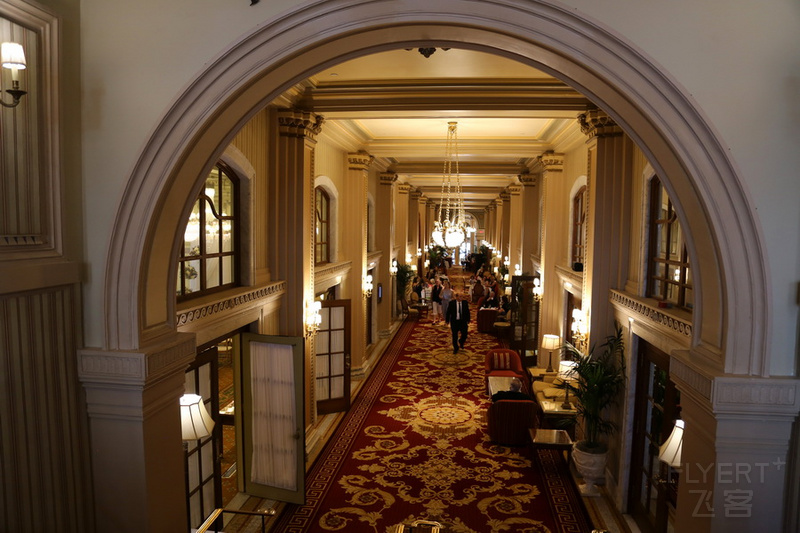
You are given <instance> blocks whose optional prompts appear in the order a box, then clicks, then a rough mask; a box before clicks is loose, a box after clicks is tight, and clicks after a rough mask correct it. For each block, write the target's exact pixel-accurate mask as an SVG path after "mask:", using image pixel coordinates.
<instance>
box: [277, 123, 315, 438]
mask: <svg viewBox="0 0 800 533" xmlns="http://www.w3.org/2000/svg"><path fill="white" fill-rule="evenodd" d="M323 121H324V119H323V117H321V116H319V115H315V114H314V113H310V112H308V111H300V110H295V109H282V110H279V111H278V112H277V122H278V139H277V146H276V153H275V154H274V156H275V157H274V159H275V175H274V177H273V178H272V179H270V180H269V183H270V193H269V201H270V203H269V212H270V215H269V216H270V241H271V243H272V244H271V248H272V249H273V250H274V251H275V252H274V253H272V254H270V270H271V271H272V273H273V275H275V276H276V278H277V279H283V280H286V295H285V297H284V299H283V301H282V303H281V311H280V319H279V328H280V332H281V334H282V335H290V336H297V337H300V336H303V335H304V333H305V332H304V320H303V319H304V315H305V308H306V305H307V304H309V303H311V302H313V300H314V241H313V235H314V223H315V220H314V209H313V206H314V157H313V155H314V147H315V146H316V143H317V141H316V138H317V135H319V133H320V131H321V130H322V123H323ZM305 358H306V361H305V363H306V364H305V369H306V370H305V372H306V375H305V385H306V386H305V395H306V397H305V402H306V408H305V421H306V425H307V426H310V425H311V424H313V423H314V420H315V418H316V408H315V406H316V402H315V398H314V390H315V387H314V374H315V371H314V338H313V336H309V337H307V338H306V342H305Z"/></svg>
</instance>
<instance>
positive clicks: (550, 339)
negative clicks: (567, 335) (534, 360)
mask: <svg viewBox="0 0 800 533" xmlns="http://www.w3.org/2000/svg"><path fill="white" fill-rule="evenodd" d="M560 340H561V338H560V337H559V336H558V335H544V336H542V349H543V350H555V349H556V348H558V343H559V341H560Z"/></svg>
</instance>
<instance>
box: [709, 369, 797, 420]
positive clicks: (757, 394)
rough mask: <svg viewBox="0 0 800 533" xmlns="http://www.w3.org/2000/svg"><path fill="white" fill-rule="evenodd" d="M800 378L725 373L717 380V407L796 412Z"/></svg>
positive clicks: (717, 408) (735, 410)
mask: <svg viewBox="0 0 800 533" xmlns="http://www.w3.org/2000/svg"><path fill="white" fill-rule="evenodd" d="M799 387H800V380H797V379H793V378H778V377H772V378H755V377H752V378H751V377H741V378H740V377H727V376H721V377H718V378H716V379H715V380H714V395H713V405H714V411H715V412H717V413H720V412H732V411H733V412H742V411H745V412H758V413H764V414H767V415H784V416H785V415H791V416H794V415H796V414H797V412H798V410H800V390H798V388H799Z"/></svg>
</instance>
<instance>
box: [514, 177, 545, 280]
mask: <svg viewBox="0 0 800 533" xmlns="http://www.w3.org/2000/svg"><path fill="white" fill-rule="evenodd" d="M519 181H520V183H521V184H522V192H521V194H520V196H521V202H520V203H521V210H522V213H523V215H522V217H523V221H524V222H523V230H522V252H521V255H522V262H521V263H520V264H521V265H522V270H523V271H528V272H530V273H531V274H534V271H533V264H534V259H535V260H536V261H537V262H538V261H539V257H540V254H541V252H540V249H539V248H540V244H541V242H540V239H541V234H542V227H541V217H540V216H539V196H540V194H541V187H540V186H539V184H540V183H541V180H540V179H539V176H538V175H536V174H531V173H525V174H520V175H519Z"/></svg>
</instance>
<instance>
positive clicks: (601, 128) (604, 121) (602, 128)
mask: <svg viewBox="0 0 800 533" xmlns="http://www.w3.org/2000/svg"><path fill="white" fill-rule="evenodd" d="M578 123H579V124H580V125H581V131H582V132H583V134H584V135H586V136H587V137H589V139H593V138H595V137H611V136H615V135H622V133H623V131H622V128H620V127H619V126H618V125H617V123H616V122H615V121H614V119H613V118H611V117H610V116H609V115H608V114H607V113H606V112H605V111H601V110H600V109H590V110H588V111H586V112H585V113H581V114H580V115H578Z"/></svg>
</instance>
